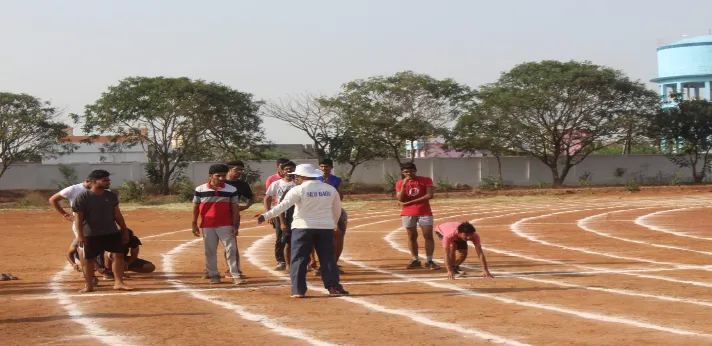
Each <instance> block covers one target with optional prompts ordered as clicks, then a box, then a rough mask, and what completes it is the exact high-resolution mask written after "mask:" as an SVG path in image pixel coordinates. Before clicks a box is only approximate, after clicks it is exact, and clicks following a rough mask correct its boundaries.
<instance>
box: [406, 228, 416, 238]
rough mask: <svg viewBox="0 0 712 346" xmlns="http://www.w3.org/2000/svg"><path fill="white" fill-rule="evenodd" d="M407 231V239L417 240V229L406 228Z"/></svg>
mask: <svg viewBox="0 0 712 346" xmlns="http://www.w3.org/2000/svg"><path fill="white" fill-rule="evenodd" d="M406 230H407V231H408V239H410V240H416V239H418V229H417V228H410V227H409V228H407V229H406Z"/></svg>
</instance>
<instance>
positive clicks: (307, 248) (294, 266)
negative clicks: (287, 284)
mask: <svg viewBox="0 0 712 346" xmlns="http://www.w3.org/2000/svg"><path fill="white" fill-rule="evenodd" d="M312 247H313V230H311V229H304V228H301V229H300V228H296V229H293V230H292V243H291V255H292V257H291V258H290V263H291V265H290V267H289V276H290V278H291V279H292V295H293V296H303V295H305V294H306V293H307V265H308V264H309V262H308V258H309V252H311V249H312Z"/></svg>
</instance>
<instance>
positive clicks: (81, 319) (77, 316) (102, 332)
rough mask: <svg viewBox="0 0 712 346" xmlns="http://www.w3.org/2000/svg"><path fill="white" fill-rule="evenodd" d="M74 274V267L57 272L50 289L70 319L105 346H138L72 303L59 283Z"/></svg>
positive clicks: (127, 337) (129, 338)
mask: <svg viewBox="0 0 712 346" xmlns="http://www.w3.org/2000/svg"><path fill="white" fill-rule="evenodd" d="M72 273H74V270H73V268H72V267H70V266H69V265H67V266H66V267H65V269H62V270H61V271H59V272H57V273H56V274H54V276H52V279H51V280H50V283H49V287H50V289H51V290H52V293H53V294H54V295H56V296H57V297H59V299H58V304H59V305H60V306H61V307H62V308H63V309H64V311H66V312H67V315H68V316H69V317H70V319H71V320H72V321H74V322H76V323H77V324H79V325H80V326H82V327H83V328H84V331H85V332H86V333H87V335H88V336H90V337H91V338H93V339H96V340H97V341H99V342H101V343H102V344H105V345H112V346H113V345H138V343H137V342H136V340H134V339H133V338H131V337H130V336H128V335H120V334H116V333H112V332H110V331H108V330H106V329H104V328H103V327H102V326H101V325H100V324H99V323H98V322H97V320H98V319H96V318H92V317H93V316H92V315H89V316H86V315H84V314H83V313H82V310H81V309H80V308H79V305H78V304H77V303H75V302H73V301H72V299H71V298H70V297H69V295H68V294H66V293H64V292H62V290H61V288H60V287H59V282H60V281H62V278H63V277H64V276H66V275H70V274H72Z"/></svg>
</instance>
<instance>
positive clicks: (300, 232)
mask: <svg viewBox="0 0 712 346" xmlns="http://www.w3.org/2000/svg"><path fill="white" fill-rule="evenodd" d="M289 174H293V175H294V176H295V179H294V180H295V182H296V183H297V184H298V186H296V187H293V188H292V189H291V190H289V192H287V194H286V195H285V196H284V199H283V200H282V201H281V202H280V203H279V204H278V205H277V206H275V207H274V208H272V209H271V210H270V211H268V212H266V213H264V214H261V215H256V216H255V217H257V222H258V223H263V222H265V220H269V219H271V218H274V217H275V216H277V215H279V214H281V213H283V212H285V211H286V210H287V209H289V208H290V207H291V206H293V205H294V206H295V208H294V218H293V221H292V241H291V249H292V253H291V258H290V263H291V264H290V266H289V275H290V277H291V279H292V297H294V298H303V297H304V295H305V294H306V292H307V265H308V264H309V255H310V253H311V249H312V247H314V248H316V253H317V255H318V256H319V262H320V263H321V279H322V281H323V282H324V288H326V289H327V290H328V291H329V295H330V296H332V297H333V296H341V295H346V294H349V292H347V291H345V290H344V288H343V287H342V286H341V284H340V283H339V268H338V267H337V266H336V260H335V258H334V228H336V223H337V221H338V220H339V217H341V199H340V197H339V193H338V192H337V191H336V189H335V188H334V187H333V186H331V185H329V184H326V183H322V182H320V181H318V180H316V178H317V177H320V176H321V175H322V174H323V172H322V171H320V170H318V169H315V168H314V166H312V165H310V164H303V165H298V166H297V168H296V169H295V170H294V172H293V173H289Z"/></svg>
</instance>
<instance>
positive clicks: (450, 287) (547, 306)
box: [344, 259, 712, 338]
mask: <svg viewBox="0 0 712 346" xmlns="http://www.w3.org/2000/svg"><path fill="white" fill-rule="evenodd" d="M344 261H345V262H348V263H351V264H353V265H355V266H358V267H361V268H363V269H367V270H372V271H376V272H379V273H382V274H387V275H391V276H393V277H397V278H401V279H404V280H408V279H409V280H411V282H415V283H420V284H425V285H429V286H432V287H435V288H441V289H447V290H451V291H455V292H458V293H461V294H464V295H469V296H475V297H481V298H487V299H492V300H496V301H499V302H501V303H504V304H515V305H520V306H526V307H531V308H536V309H542V310H548V311H555V312H559V313H563V314H568V315H574V316H578V317H581V318H584V319H589V320H596V321H599V322H609V323H618V324H625V325H629V326H633V327H638V328H644V329H652V330H657V331H662V332H667V333H672V334H678V335H686V336H699V337H705V338H712V334H705V333H700V332H695V331H689V330H683V329H678V328H672V327H665V326H660V325H655V324H652V323H647V322H644V321H640V320H635V319H631V318H626V317H615V316H611V315H601V314H598V313H593V312H586V311H580V310H573V309H569V308H564V307H560V306H556V305H550V304H540V303H534V302H530V301H521V300H516V299H510V298H504V297H497V296H493V295H491V294H487V293H481V292H477V291H473V290H468V289H464V288H461V287H458V286H456V285H452V284H441V283H437V282H424V281H422V280H419V279H417V278H413V277H411V276H408V275H402V274H398V273H395V272H391V271H388V270H384V269H380V268H376V267H373V266H370V265H367V264H364V263H361V262H358V261H353V260H348V259H344Z"/></svg>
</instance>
